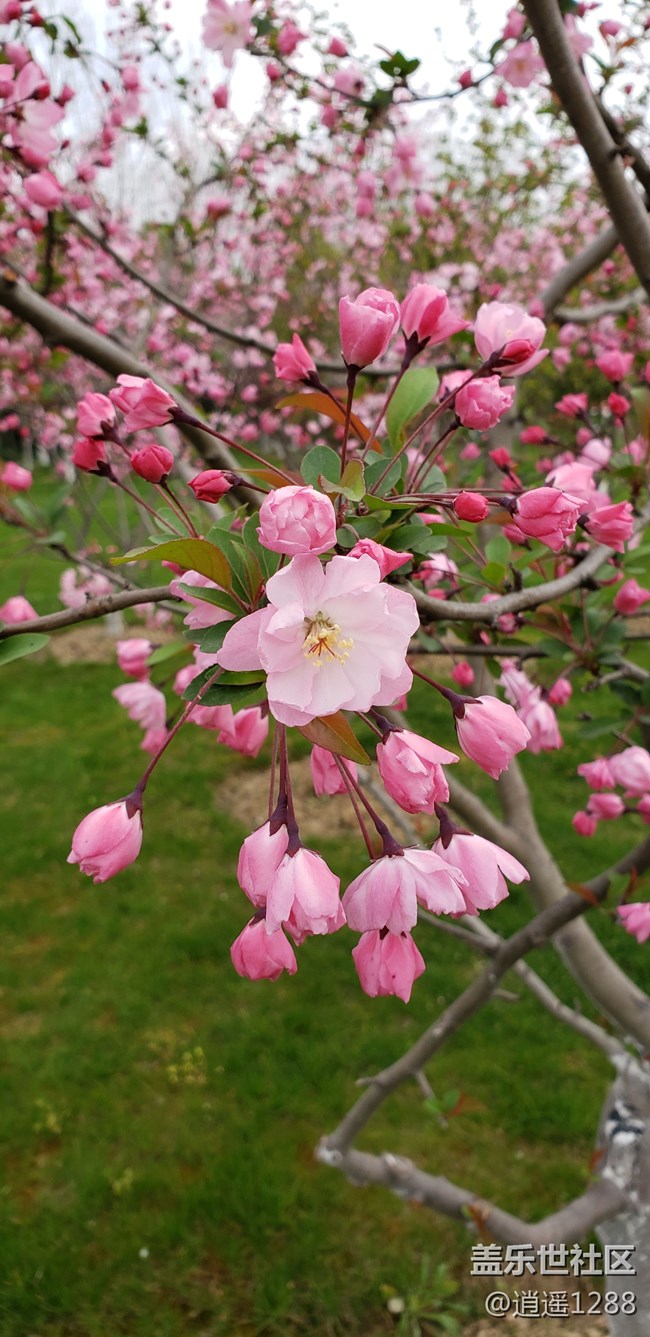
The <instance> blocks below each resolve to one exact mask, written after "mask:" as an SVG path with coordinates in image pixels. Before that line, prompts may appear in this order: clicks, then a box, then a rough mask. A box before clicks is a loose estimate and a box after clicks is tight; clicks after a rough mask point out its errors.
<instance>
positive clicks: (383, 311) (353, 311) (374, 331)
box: [339, 288, 400, 367]
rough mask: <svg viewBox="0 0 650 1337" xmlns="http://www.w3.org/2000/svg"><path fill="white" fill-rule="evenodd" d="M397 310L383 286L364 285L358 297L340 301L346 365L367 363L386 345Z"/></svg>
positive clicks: (364, 365) (392, 329)
mask: <svg viewBox="0 0 650 1337" xmlns="http://www.w3.org/2000/svg"><path fill="white" fill-rule="evenodd" d="M399 320H400V311H399V306H398V303H397V301H396V299H395V298H394V297H393V294H392V292H388V291H387V289H386V288H365V289H364V291H363V292H361V293H359V296H358V297H354V298H352V297H342V298H341V300H340V302H339V325H340V333H341V352H342V354H343V358H344V361H345V362H346V363H347V365H348V367H367V366H368V364H369V363H370V362H375V361H376V359H377V358H379V357H381V356H382V355H383V354H384V353H385V352H386V349H387V348H388V345H389V343H390V341H391V339H392V337H393V335H394V334H395V331H396V330H397V327H398V325H399Z"/></svg>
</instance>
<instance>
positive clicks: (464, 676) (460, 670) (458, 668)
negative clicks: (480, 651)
mask: <svg viewBox="0 0 650 1337" xmlns="http://www.w3.org/2000/svg"><path fill="white" fill-rule="evenodd" d="M451 678H452V682H455V683H456V684H457V685H458V687H471V686H472V683H473V681H474V669H473V668H472V666H471V664H468V662H467V660H466V659H460V660H459V661H458V663H457V664H454V667H453V669H452V670H451Z"/></svg>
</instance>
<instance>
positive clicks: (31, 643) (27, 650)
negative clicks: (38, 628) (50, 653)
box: [0, 632, 50, 665]
mask: <svg viewBox="0 0 650 1337" xmlns="http://www.w3.org/2000/svg"><path fill="white" fill-rule="evenodd" d="M49 639H50V638H49V636H43V635H42V634H40V633H38V632H25V633H23V634H22V635H18V636H8V637H7V639H6V641H0V665H1V664H10V663H11V661H12V660H13V659H22V658H23V656H24V655H35V654H36V652H37V651H38V650H42V649H43V647H44V646H45V645H47V643H48V641H49Z"/></svg>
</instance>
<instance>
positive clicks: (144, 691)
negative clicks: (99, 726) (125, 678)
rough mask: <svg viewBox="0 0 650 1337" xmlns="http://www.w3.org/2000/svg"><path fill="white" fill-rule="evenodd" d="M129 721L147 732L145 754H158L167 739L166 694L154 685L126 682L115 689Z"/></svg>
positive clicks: (143, 745)
mask: <svg viewBox="0 0 650 1337" xmlns="http://www.w3.org/2000/svg"><path fill="white" fill-rule="evenodd" d="M112 695H113V696H114V697H115V700H116V701H119V703H120V705H121V706H123V708H124V710H126V713H127V715H128V717H129V719H131V720H134V721H135V723H136V724H139V725H140V726H141V728H143V729H144V730H145V736H144V739H143V741H142V747H143V748H144V750H145V752H157V751H158V748H159V747H161V746H162V744H163V743H164V741H165V738H166V737H167V729H166V719H167V703H166V701H165V697H164V694H163V693H162V692H161V691H159V690H158V688H157V687H154V686H153V683H151V682H148V681H145V682H125V683H121V684H120V686H119V687H115V688H114V689H113V693H112Z"/></svg>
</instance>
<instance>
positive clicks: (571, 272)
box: [540, 223, 620, 320]
mask: <svg viewBox="0 0 650 1337" xmlns="http://www.w3.org/2000/svg"><path fill="white" fill-rule="evenodd" d="M619 242H620V237H619V235H618V232H617V231H616V228H615V227H614V225H613V223H609V224H608V225H607V227H605V228H603V231H602V232H599V234H598V236H597V237H594V239H593V241H590V242H589V245H588V246H585V248H584V250H582V251H579V252H578V254H577V255H574V256H573V257H572V259H571V260H569V261H568V263H567V264H566V265H564V266H563V268H562V269H561V270H560V271H559V273H557V274H556V275H555V276H554V278H552V279H551V281H550V283H549V284H548V286H547V287H546V288H545V289H544V292H543V293H542V295H541V299H540V300H541V303H542V306H543V307H544V315H545V316H546V319H547V320H548V319H550V317H551V316H553V315H555V314H557V316H558V317H559V319H560V320H569V319H570V320H574V319H575V316H574V315H573V312H571V315H570V316H569V315H567V314H566V313H564V314H561V313H560V312H559V311H556V308H557V307H558V306H559V304H560V302H561V301H562V299H563V298H564V297H566V295H567V293H568V292H570V291H571V289H572V288H575V286H576V284H578V283H580V282H581V280H582V279H584V278H586V277H587V275H588V274H591V273H593V271H594V269H599V268H600V266H601V265H602V263H603V261H604V260H607V258H608V257H609V256H610V255H611V254H612V251H615V250H616V247H617V246H618V244H619Z"/></svg>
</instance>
